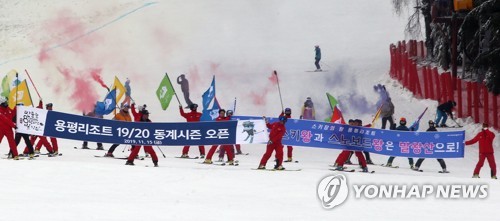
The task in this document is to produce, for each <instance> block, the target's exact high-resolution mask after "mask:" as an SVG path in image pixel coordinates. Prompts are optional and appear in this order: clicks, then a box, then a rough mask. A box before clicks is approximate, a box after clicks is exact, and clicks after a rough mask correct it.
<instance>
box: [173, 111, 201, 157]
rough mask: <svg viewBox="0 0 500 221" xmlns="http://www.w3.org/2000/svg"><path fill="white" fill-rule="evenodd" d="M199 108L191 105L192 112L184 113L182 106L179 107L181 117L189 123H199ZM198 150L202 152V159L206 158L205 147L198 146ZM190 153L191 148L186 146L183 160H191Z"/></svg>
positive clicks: (183, 150)
mask: <svg viewBox="0 0 500 221" xmlns="http://www.w3.org/2000/svg"><path fill="white" fill-rule="evenodd" d="M197 108H198V104H191V105H189V109H190V110H191V112H189V113H184V110H183V109H182V106H181V105H179V111H180V113H181V116H182V117H184V118H186V120H187V122H199V121H200V118H201V113H200V112H198V111H196V109H197ZM198 149H199V151H200V158H205V146H203V145H201V146H198ZM188 153H189V146H184V148H183V149H182V155H181V158H189V156H188Z"/></svg>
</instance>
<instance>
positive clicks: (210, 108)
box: [200, 76, 220, 121]
mask: <svg viewBox="0 0 500 221" xmlns="http://www.w3.org/2000/svg"><path fill="white" fill-rule="evenodd" d="M201 98H202V105H203V110H202V115H201V119H200V120H201V121H213V120H214V119H215V118H217V116H219V109H220V105H219V102H218V101H217V98H216V97H215V76H214V77H213V78H212V83H211V84H210V87H209V88H208V89H207V91H205V93H203V95H202V96H201Z"/></svg>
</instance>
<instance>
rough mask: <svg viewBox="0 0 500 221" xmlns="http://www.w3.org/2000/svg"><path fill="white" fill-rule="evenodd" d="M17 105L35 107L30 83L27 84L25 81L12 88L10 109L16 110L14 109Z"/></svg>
mask: <svg viewBox="0 0 500 221" xmlns="http://www.w3.org/2000/svg"><path fill="white" fill-rule="evenodd" d="M16 92H17V97H16ZM16 102H17V103H16ZM17 104H22V105H24V106H32V105H33V101H32V100H31V95H30V91H29V88H28V83H26V80H23V81H22V82H21V83H20V84H19V85H17V86H16V87H14V88H12V90H11V91H10V94H9V108H10V109H14V107H15V106H16V105H17Z"/></svg>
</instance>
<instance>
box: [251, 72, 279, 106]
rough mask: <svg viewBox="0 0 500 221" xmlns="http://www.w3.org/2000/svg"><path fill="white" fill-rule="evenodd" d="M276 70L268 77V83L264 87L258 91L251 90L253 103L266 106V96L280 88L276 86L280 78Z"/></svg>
mask: <svg viewBox="0 0 500 221" xmlns="http://www.w3.org/2000/svg"><path fill="white" fill-rule="evenodd" d="M276 76H277V75H276V74H275V71H274V72H273V73H271V76H269V77H268V78H267V80H268V81H267V83H266V85H265V86H264V88H263V89H260V90H257V91H251V92H250V94H248V96H249V97H250V98H251V100H252V103H253V104H254V105H256V106H265V105H266V99H265V98H266V96H267V94H268V93H269V92H270V91H273V90H278V88H277V87H276V85H277V82H278V79H277V78H276Z"/></svg>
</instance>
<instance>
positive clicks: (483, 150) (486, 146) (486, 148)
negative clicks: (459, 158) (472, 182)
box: [465, 123, 497, 179]
mask: <svg viewBox="0 0 500 221" xmlns="http://www.w3.org/2000/svg"><path fill="white" fill-rule="evenodd" d="M494 139H495V134H494V133H493V132H491V131H490V130H489V129H488V124H487V123H483V128H482V130H481V131H480V132H479V133H478V134H477V135H476V136H475V137H474V138H472V139H471V140H468V141H465V145H472V144H475V143H477V142H479V161H478V162H477V164H476V168H475V169H474V175H473V176H472V178H479V172H480V171H481V167H483V164H484V159H485V158H486V159H487V160H488V164H489V165H490V168H491V178H492V179H496V178H497V165H496V163H495V154H494V150H493V140H494Z"/></svg>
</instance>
